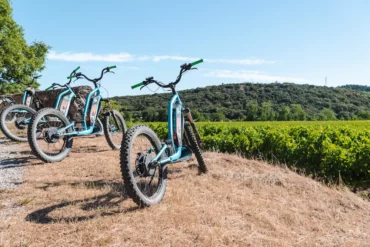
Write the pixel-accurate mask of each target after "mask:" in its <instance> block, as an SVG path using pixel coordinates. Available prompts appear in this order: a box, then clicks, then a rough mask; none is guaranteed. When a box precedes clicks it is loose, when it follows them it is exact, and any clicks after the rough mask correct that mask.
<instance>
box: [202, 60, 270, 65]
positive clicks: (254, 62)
mask: <svg viewBox="0 0 370 247" xmlns="http://www.w3.org/2000/svg"><path fill="white" fill-rule="evenodd" d="M204 60H205V61H206V62H208V63H230V64H241V65H261V64H274V63H276V62H275V61H268V60H264V59H204Z"/></svg>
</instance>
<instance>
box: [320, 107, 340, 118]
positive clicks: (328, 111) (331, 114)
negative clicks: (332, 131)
mask: <svg viewBox="0 0 370 247" xmlns="http://www.w3.org/2000/svg"><path fill="white" fill-rule="evenodd" d="M319 120H325V121H326V120H337V117H336V116H335V113H334V112H333V111H332V110H331V109H329V108H324V109H322V110H321V112H320V114H319Z"/></svg>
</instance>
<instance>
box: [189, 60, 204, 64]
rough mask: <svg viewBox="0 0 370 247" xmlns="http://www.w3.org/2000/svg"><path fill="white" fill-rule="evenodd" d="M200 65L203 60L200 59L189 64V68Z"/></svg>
mask: <svg viewBox="0 0 370 247" xmlns="http://www.w3.org/2000/svg"><path fill="white" fill-rule="evenodd" d="M200 63H203V59H200V60H198V61H195V62H192V63H191V66H195V65H197V64H200Z"/></svg>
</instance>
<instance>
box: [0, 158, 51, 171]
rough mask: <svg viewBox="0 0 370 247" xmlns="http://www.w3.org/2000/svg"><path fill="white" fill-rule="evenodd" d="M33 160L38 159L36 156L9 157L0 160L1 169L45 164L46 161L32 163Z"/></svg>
mask: <svg viewBox="0 0 370 247" xmlns="http://www.w3.org/2000/svg"><path fill="white" fill-rule="evenodd" d="M32 160H36V158H35V157H32V156H30V157H19V158H7V159H3V160H0V170H4V169H11V168H19V167H25V166H36V165H43V164H44V163H42V162H39V163H30V162H31V161H32Z"/></svg>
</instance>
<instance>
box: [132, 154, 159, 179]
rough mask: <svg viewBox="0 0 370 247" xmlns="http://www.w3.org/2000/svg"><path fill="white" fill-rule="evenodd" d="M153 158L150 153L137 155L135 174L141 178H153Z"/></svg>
mask: <svg viewBox="0 0 370 247" xmlns="http://www.w3.org/2000/svg"><path fill="white" fill-rule="evenodd" d="M152 161H153V157H152V156H151V155H150V153H146V154H143V153H138V155H137V158H136V172H137V173H138V174H139V175H140V176H143V177H148V176H153V175H154V173H155V167H156V166H154V165H153V164H152Z"/></svg>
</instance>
